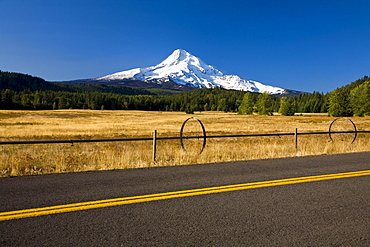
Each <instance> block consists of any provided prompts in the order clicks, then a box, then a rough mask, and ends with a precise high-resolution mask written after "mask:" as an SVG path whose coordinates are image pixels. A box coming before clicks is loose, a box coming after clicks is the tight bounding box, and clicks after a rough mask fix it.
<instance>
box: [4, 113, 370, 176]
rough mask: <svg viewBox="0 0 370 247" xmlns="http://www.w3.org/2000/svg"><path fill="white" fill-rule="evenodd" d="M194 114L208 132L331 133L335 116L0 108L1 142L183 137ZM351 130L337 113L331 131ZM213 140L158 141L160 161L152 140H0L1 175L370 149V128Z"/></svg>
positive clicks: (369, 124) (360, 122) (195, 131)
mask: <svg viewBox="0 0 370 247" xmlns="http://www.w3.org/2000/svg"><path fill="white" fill-rule="evenodd" d="M189 117H195V118H198V119H200V120H201V121H202V123H203V124H204V127H205V129H206V132H207V135H208V136H211V135H238V134H260V133H288V132H289V133H293V132H294V131H295V129H296V128H297V129H298V132H320V131H328V128H329V125H330V123H331V122H332V121H333V120H334V119H336V118H333V117H328V116H325V115H323V114H311V115H303V116H292V117H286V116H256V115H254V116H248V115H237V114H235V113H222V112H199V113H198V112H196V113H195V114H192V115H188V114H185V113H181V112H145V111H92V110H57V111H7V110H1V111H0V141H31V140H76V139H84V140H85V139H121V138H141V137H152V136H153V131H154V130H157V136H158V137H178V136H179V135H180V129H181V126H182V123H183V122H184V121H185V120H186V119H188V118H189ZM350 119H351V120H352V121H353V122H354V123H355V124H356V126H357V130H370V117H362V118H360V117H353V118H350ZM350 130H353V126H352V124H351V123H350V122H349V121H348V120H347V119H339V120H337V121H335V123H334V124H333V126H332V131H350ZM183 131H184V135H185V136H190V135H196V136H197V135H202V129H201V127H200V125H199V123H198V122H197V121H196V120H194V119H191V120H189V121H188V122H187V123H186V125H185V127H184V130H183ZM332 137H333V140H334V142H333V141H330V139H329V137H328V135H299V136H298V148H297V149H296V148H295V139H294V136H271V137H243V138H242V137H234V138H209V139H207V145H206V147H205V149H204V151H203V153H201V154H199V151H200V149H201V148H202V140H200V139H196V138H195V139H184V141H183V146H184V147H185V148H186V150H187V152H184V151H183V149H182V147H181V145H180V141H179V140H158V141H157V153H156V161H155V162H154V161H153V156H152V154H153V151H152V149H153V143H152V141H134V142H98V143H74V144H73V145H71V144H70V143H68V144H67V143H64V144H35V145H23V144H19V145H0V176H1V177H8V176H22V175H36V174H47V173H64V172H79V171H92V170H111V169H127V168H144V167H154V166H175V165H187V164H197V163H212V162H220V161H236V160H253V159H269V158H280V157H294V156H306V155H321V154H334V153H349V152H362V151H370V141H369V140H370V134H369V133H366V134H358V137H357V140H356V141H355V142H354V143H353V144H350V142H351V141H352V138H353V134H333V136H332Z"/></svg>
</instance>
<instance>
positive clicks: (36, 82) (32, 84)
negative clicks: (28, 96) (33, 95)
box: [0, 70, 60, 92]
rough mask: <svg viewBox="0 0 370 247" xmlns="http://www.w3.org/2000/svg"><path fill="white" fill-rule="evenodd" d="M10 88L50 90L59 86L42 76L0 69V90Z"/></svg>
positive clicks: (14, 89)
mask: <svg viewBox="0 0 370 247" xmlns="http://www.w3.org/2000/svg"><path fill="white" fill-rule="evenodd" d="M4 89H10V90H13V91H17V92H20V91H23V90H31V91H36V90H51V91H58V90H59V89H60V88H59V87H58V86H57V85H55V84H53V83H50V82H47V81H45V80H44V79H42V78H39V77H35V76H30V75H26V74H21V73H14V72H4V71H1V70H0V90H4Z"/></svg>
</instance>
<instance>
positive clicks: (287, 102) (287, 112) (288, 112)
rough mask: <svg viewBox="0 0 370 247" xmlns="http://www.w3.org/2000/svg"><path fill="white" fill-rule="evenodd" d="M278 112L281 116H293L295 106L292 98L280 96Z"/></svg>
mask: <svg viewBox="0 0 370 247" xmlns="http://www.w3.org/2000/svg"><path fill="white" fill-rule="evenodd" d="M279 112H280V113H281V115H283V116H293V115H294V113H295V112H296V107H295V104H294V99H293V98H282V99H281V103H280V109H279Z"/></svg>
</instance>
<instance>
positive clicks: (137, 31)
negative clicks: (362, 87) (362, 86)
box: [0, 0, 370, 92]
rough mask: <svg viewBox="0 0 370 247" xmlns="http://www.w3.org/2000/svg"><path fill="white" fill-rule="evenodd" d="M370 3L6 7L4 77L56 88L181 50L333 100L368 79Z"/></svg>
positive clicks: (263, 0)
mask: <svg viewBox="0 0 370 247" xmlns="http://www.w3.org/2000/svg"><path fill="white" fill-rule="evenodd" d="M369 10H370V1H369V0H352V1H350V0H346V1H342V0H336V1H332V0H318V1H316V0H299V1H297V0H259V1H255V0H253V1H250V0H240V1H236V0H228V1H218V0H172V1H171V0H155V1H154V0H126V1H125V0H121V1H118V0H116V1H114V0H106V1H104V0H101V1H93V0H72V1H71V0H63V1H62V0H60V1H58V0H54V1H50V0H0V70H2V71H10V72H21V73H26V74H30V75H34V76H39V77H42V78H44V79H46V80H51V81H60V80H73V79H82V78H93V77H98V76H104V75H107V74H111V73H114V72H118V71H122V70H128V69H132V68H136V67H148V66H152V65H156V64H158V63H159V62H161V61H162V60H163V59H165V58H166V57H167V56H168V55H170V54H171V53H172V51H173V50H175V49H177V48H181V49H185V50H187V51H188V52H190V53H191V54H193V55H195V56H197V57H199V58H201V59H202V60H203V61H204V62H206V63H208V64H210V65H212V66H214V67H216V68H217V69H219V70H221V71H222V72H223V73H225V74H236V75H239V76H240V77H242V78H244V79H252V80H256V81H259V82H262V83H264V84H269V85H274V86H280V87H283V88H288V89H295V90H301V91H308V92H313V91H319V92H328V91H332V90H334V89H335V88H337V87H341V86H343V85H346V84H348V83H350V82H352V81H354V80H356V79H358V78H361V77H363V76H364V75H370V59H369V55H370V14H369V13H370V12H369Z"/></svg>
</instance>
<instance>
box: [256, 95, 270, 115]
mask: <svg viewBox="0 0 370 247" xmlns="http://www.w3.org/2000/svg"><path fill="white" fill-rule="evenodd" d="M272 107H273V100H272V96H271V95H270V94H268V93H266V92H265V93H262V94H260V95H259V96H258V101H257V111H258V114H259V115H269V116H271V115H272V113H273V108H272Z"/></svg>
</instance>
